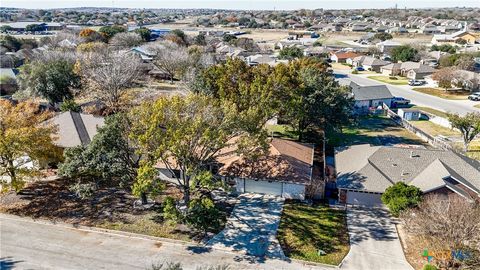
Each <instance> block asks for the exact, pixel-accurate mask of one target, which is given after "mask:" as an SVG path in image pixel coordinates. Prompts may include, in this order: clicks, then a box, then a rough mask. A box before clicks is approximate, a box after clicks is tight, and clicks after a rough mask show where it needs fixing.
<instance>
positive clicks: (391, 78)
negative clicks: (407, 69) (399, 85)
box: [388, 76, 398, 80]
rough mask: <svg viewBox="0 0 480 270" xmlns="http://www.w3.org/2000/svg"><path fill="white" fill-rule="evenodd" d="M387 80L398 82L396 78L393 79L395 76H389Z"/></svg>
mask: <svg viewBox="0 0 480 270" xmlns="http://www.w3.org/2000/svg"><path fill="white" fill-rule="evenodd" d="M388 78H389V79H390V80H398V78H397V77H395V76H390V77H388Z"/></svg>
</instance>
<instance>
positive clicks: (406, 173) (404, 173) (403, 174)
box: [402, 171, 410, 176]
mask: <svg viewBox="0 0 480 270" xmlns="http://www.w3.org/2000/svg"><path fill="white" fill-rule="evenodd" d="M409 174H410V173H408V172H406V171H402V176H406V175H409Z"/></svg>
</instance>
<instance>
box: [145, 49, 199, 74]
mask: <svg viewBox="0 0 480 270" xmlns="http://www.w3.org/2000/svg"><path fill="white" fill-rule="evenodd" d="M149 50H151V51H152V52H154V53H155V57H154V60H153V63H154V65H155V66H156V67H157V68H158V69H159V70H161V71H162V72H165V73H166V74H168V76H169V77H170V82H171V83H173V79H174V77H175V75H177V74H179V73H183V72H184V71H185V69H186V68H187V67H188V65H189V63H190V57H189V54H188V51H187V49H186V48H185V47H183V46H179V45H178V44H176V43H174V42H171V41H164V42H159V43H156V44H154V45H151V46H150V47H149Z"/></svg>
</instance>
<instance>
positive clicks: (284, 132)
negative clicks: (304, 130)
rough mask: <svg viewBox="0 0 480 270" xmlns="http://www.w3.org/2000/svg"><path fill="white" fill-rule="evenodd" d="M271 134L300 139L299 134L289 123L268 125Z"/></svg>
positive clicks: (283, 137)
mask: <svg viewBox="0 0 480 270" xmlns="http://www.w3.org/2000/svg"><path fill="white" fill-rule="evenodd" d="M266 128H267V131H268V133H269V134H273V136H274V137H279V138H282V139H290V140H298V134H297V132H295V131H294V130H292V129H291V127H289V126H287V125H267V126H266Z"/></svg>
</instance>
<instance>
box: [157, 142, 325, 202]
mask: <svg viewBox="0 0 480 270" xmlns="http://www.w3.org/2000/svg"><path fill="white" fill-rule="evenodd" d="M235 141H236V139H235V138H234V139H232V140H231V143H230V144H229V145H228V146H227V147H225V148H223V149H221V150H220V153H219V154H218V155H217V156H216V158H215V162H214V164H215V165H214V166H212V167H214V168H215V169H214V170H213V171H214V172H215V173H216V174H217V175H219V176H221V177H222V178H223V179H225V180H227V181H229V182H231V183H232V184H233V185H234V187H235V190H236V191H237V192H239V193H244V192H255V193H263V194H273V195H277V196H282V197H284V198H290V199H300V200H303V199H305V197H306V192H307V188H308V187H309V186H310V185H312V184H313V182H312V181H316V180H315V177H313V157H314V146H313V145H312V144H303V143H298V142H293V141H290V140H284V139H279V138H272V139H270V142H269V148H268V150H267V153H266V154H265V155H262V156H261V157H259V158H258V159H255V160H251V159H249V158H246V157H245V156H243V155H239V154H238V153H237V151H236V150H237V146H236V144H235ZM171 163H175V162H171ZM171 167H172V169H167V166H166V165H165V164H164V163H162V162H159V163H157V165H156V168H157V169H158V170H159V176H160V179H162V180H164V181H176V180H175V177H174V176H173V174H176V175H178V174H179V173H180V171H179V169H178V168H177V167H176V165H175V164H173V165H172V164H171Z"/></svg>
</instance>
